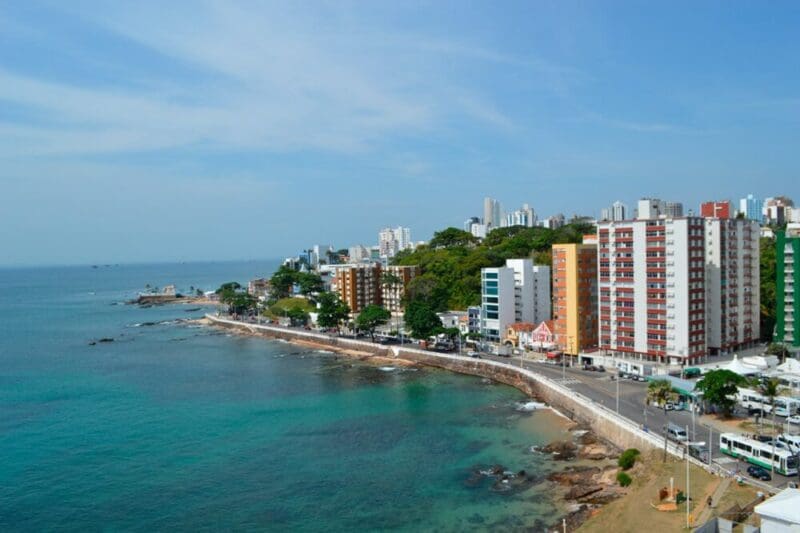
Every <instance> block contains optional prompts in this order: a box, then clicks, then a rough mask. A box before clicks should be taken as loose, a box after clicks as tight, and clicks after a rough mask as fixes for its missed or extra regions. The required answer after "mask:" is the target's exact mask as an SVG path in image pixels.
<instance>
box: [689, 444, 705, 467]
mask: <svg viewBox="0 0 800 533" xmlns="http://www.w3.org/2000/svg"><path fill="white" fill-rule="evenodd" d="M688 448H689V455H691V456H692V457H694V458H695V459H699V460H700V461H702V462H704V463H707V462H708V446H706V445H705V443H695V444H689V446H688Z"/></svg>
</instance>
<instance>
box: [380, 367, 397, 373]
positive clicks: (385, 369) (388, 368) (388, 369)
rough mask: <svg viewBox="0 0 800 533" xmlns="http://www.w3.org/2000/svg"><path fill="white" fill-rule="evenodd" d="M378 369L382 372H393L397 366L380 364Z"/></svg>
mask: <svg viewBox="0 0 800 533" xmlns="http://www.w3.org/2000/svg"><path fill="white" fill-rule="evenodd" d="M380 370H383V371H384V372H393V371H395V370H397V368H396V367H393V366H382V367H380Z"/></svg>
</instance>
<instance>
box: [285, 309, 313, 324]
mask: <svg viewBox="0 0 800 533" xmlns="http://www.w3.org/2000/svg"><path fill="white" fill-rule="evenodd" d="M286 316H287V317H289V321H290V322H291V323H292V325H293V326H305V325H306V324H307V323H308V318H309V315H308V313H307V312H306V311H305V310H303V309H302V308H300V307H293V308H291V309H289V310H288V311H287V312H286Z"/></svg>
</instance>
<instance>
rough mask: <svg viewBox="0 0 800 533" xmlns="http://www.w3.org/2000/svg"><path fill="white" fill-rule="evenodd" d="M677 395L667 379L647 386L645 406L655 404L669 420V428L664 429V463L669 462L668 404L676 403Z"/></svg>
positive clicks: (656, 380)
mask: <svg viewBox="0 0 800 533" xmlns="http://www.w3.org/2000/svg"><path fill="white" fill-rule="evenodd" d="M677 396H678V395H677V394H676V393H675V391H673V390H672V383H670V382H669V381H668V380H666V379H655V380H653V381H651V382H650V384H649V385H648V386H647V397H646V398H645V400H644V402H645V405H650V404H651V403H653V404H655V405H656V406H658V407H661V408H663V409H664V416H665V417H666V418H667V426H666V427H664V462H665V463H666V462H667V428H668V427H669V415H668V414H667V402H671V401H674V400H675V398H677Z"/></svg>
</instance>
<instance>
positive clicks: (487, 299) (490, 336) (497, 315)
mask: <svg viewBox="0 0 800 533" xmlns="http://www.w3.org/2000/svg"><path fill="white" fill-rule="evenodd" d="M514 290H515V286H514V269H512V268H509V267H496V268H484V269H481V335H482V336H483V338H484V339H486V340H488V341H492V342H498V341H499V340H500V335H501V334H502V332H504V331H506V329H507V328H508V325H509V324H513V323H514V314H515V310H516V307H515V298H514Z"/></svg>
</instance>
